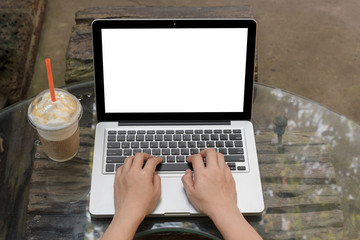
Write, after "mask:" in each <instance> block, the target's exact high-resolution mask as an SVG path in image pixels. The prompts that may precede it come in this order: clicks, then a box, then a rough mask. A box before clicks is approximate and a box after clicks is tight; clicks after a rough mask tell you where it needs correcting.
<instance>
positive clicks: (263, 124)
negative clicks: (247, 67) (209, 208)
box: [0, 81, 360, 239]
mask: <svg viewBox="0 0 360 240" xmlns="http://www.w3.org/2000/svg"><path fill="white" fill-rule="evenodd" d="M67 89H68V90H69V91H70V92H71V93H73V94H74V95H76V96H77V97H78V99H79V100H80V102H81V103H82V105H83V109H84V111H83V117H82V119H81V121H80V126H81V129H80V137H81V143H80V149H79V153H78V155H77V156H76V157H75V158H74V159H72V160H70V161H68V162H65V163H57V162H54V161H51V160H49V159H48V158H47V157H46V155H45V154H44V153H43V151H42V146H41V142H40V141H39V140H38V137H37V136H36V133H35V131H34V130H33V129H32V128H31V126H30V125H29V123H28V121H27V117H26V113H27V107H28V105H29V104H30V102H31V101H32V99H29V100H26V101H24V102H21V103H18V104H16V105H13V106H11V107H9V108H7V109H4V110H2V111H1V112H0V160H1V161H0V205H1V206H2V207H1V208H0V239H24V238H26V239H49V238H50V239H51V238H52V237H53V238H56V239H98V238H100V237H101V235H102V233H103V232H104V231H105V229H106V227H107V226H108V224H109V222H110V219H106V218H105V219H94V218H91V216H90V214H89V213H88V198H89V189H90V179H91V167H92V151H93V137H94V127H95V125H96V120H95V119H96V114H95V111H96V110H95V105H94V87H93V82H91V81H89V82H83V83H79V84H75V85H72V86H69V87H68V88H67ZM252 122H253V125H254V130H255V139H256V146H257V152H258V159H259V164H260V173H261V180H262V184H263V193H264V200H265V208H266V210H265V212H264V214H263V215H262V216H255V217H247V219H248V221H249V222H250V223H251V224H252V226H253V227H254V228H255V229H256V230H257V231H258V232H259V233H260V235H261V236H262V237H263V238H264V239H298V238H301V239H314V238H319V239H332V238H333V239H354V238H358V237H360V232H359V230H358V229H359V227H360V201H359V199H360V194H359V187H358V186H359V184H360V174H359V172H358V171H359V157H360V147H359V146H360V126H359V124H357V123H356V122H354V121H352V120H350V119H347V118H346V117H344V116H342V115H340V114H338V113H335V112H333V111H331V110H329V109H327V108H326V107H324V106H321V105H319V104H317V103H315V102H313V101H311V100H308V99H305V98H302V97H300V96H297V95H295V94H292V93H288V92H285V91H283V90H280V89H276V88H272V87H269V86H265V85H262V84H255V96H254V106H253V119H252ZM149 234H151V235H149ZM154 236H156V237H157V238H168V237H169V236H178V237H179V236H180V237H182V238H194V239H209V238H210V239H219V238H221V235H220V233H219V232H218V231H217V230H216V228H215V226H214V225H213V224H212V222H211V221H210V219H209V218H207V217H193V218H186V217H172V218H146V219H145V221H144V222H143V223H142V224H141V225H140V227H139V229H138V232H137V235H136V237H138V238H139V239H147V238H153V237H154Z"/></svg>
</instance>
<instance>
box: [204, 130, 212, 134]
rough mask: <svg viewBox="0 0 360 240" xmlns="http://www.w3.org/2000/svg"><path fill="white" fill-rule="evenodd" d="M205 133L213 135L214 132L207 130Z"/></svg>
mask: <svg viewBox="0 0 360 240" xmlns="http://www.w3.org/2000/svg"><path fill="white" fill-rule="evenodd" d="M204 133H207V134H212V133H213V131H212V130H211V129H207V130H205V131H204Z"/></svg>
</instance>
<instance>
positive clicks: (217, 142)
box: [216, 141, 225, 148]
mask: <svg viewBox="0 0 360 240" xmlns="http://www.w3.org/2000/svg"><path fill="white" fill-rule="evenodd" d="M216 147H218V148H220V147H225V143H224V142H223V141H216Z"/></svg>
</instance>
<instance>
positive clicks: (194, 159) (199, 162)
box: [187, 154, 205, 172]
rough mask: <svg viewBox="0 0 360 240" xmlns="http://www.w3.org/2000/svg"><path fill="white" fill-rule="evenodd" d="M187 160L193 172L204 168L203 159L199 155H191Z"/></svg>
mask: <svg viewBox="0 0 360 240" xmlns="http://www.w3.org/2000/svg"><path fill="white" fill-rule="evenodd" d="M187 160H188V162H189V163H192V166H193V169H194V172H197V171H201V170H203V169H204V168H205V165H204V160H203V157H202V156H201V155H200V154H195V155H191V156H190V157H188V159H187Z"/></svg>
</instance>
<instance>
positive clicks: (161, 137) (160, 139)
mask: <svg viewBox="0 0 360 240" xmlns="http://www.w3.org/2000/svg"><path fill="white" fill-rule="evenodd" d="M163 139H164V137H163V135H155V141H163Z"/></svg>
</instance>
